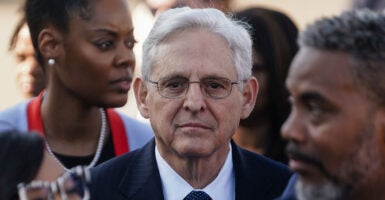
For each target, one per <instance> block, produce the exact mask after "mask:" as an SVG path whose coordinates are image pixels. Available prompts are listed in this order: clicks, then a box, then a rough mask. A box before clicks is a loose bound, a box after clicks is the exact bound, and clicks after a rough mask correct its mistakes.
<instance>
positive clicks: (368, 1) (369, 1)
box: [351, 0, 385, 11]
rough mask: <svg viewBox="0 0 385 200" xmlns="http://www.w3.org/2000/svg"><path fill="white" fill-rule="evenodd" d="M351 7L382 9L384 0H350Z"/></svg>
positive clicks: (384, 5)
mask: <svg viewBox="0 0 385 200" xmlns="http://www.w3.org/2000/svg"><path fill="white" fill-rule="evenodd" d="M351 8H352V9H362V8H367V9H370V10H374V11H382V10H383V9H384V8H385V0H352V1H351Z"/></svg>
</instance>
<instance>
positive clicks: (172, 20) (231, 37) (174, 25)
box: [142, 7, 252, 80]
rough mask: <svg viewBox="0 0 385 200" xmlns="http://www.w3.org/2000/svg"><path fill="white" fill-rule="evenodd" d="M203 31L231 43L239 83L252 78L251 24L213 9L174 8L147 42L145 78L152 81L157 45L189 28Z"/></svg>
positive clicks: (143, 74) (144, 54) (144, 58)
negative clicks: (151, 75) (249, 31)
mask: <svg viewBox="0 0 385 200" xmlns="http://www.w3.org/2000/svg"><path fill="white" fill-rule="evenodd" d="M193 28H199V29H204V30H207V31H210V32H212V33H215V34H218V35H219V36H221V37H223V38H224V39H225V40H226V41H227V42H228V44H229V48H231V50H232V52H233V56H234V58H233V60H234V65H235V67H236V70H237V73H238V74H237V75H238V79H239V80H245V79H248V78H249V77H251V68H252V53H251V49H252V42H251V39H250V35H249V33H248V31H247V25H246V24H245V23H243V22H240V21H236V20H234V19H232V18H231V17H228V16H226V15H225V14H224V13H222V12H221V11H219V10H216V9H213V8H205V9H191V8H188V7H184V8H175V9H170V10H168V11H166V12H164V13H162V14H161V15H160V16H159V18H158V19H157V21H156V22H155V24H154V26H153V28H152V29H151V32H150V34H149V36H148V37H147V39H146V40H145V41H144V43H143V60H142V63H143V64H142V76H143V78H144V79H146V80H149V78H150V72H151V69H152V66H153V64H154V55H155V53H156V49H157V46H158V45H159V44H160V43H161V42H162V41H164V40H165V39H166V38H167V37H170V36H171V35H173V34H175V33H178V32H181V31H184V30H186V29H193Z"/></svg>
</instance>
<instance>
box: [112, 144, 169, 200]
mask: <svg viewBox="0 0 385 200" xmlns="http://www.w3.org/2000/svg"><path fill="white" fill-rule="evenodd" d="M133 159H134V160H133V162H130V165H128V166H127V171H126V173H125V175H124V176H123V177H122V181H121V182H120V184H119V191H120V192H121V194H122V195H123V196H124V197H125V198H126V199H135V200H140V199H153V200H163V190H162V183H161V180H160V175H159V170H158V167H157V164H156V160H155V140H154V139H153V140H152V141H151V142H149V143H148V144H146V145H145V146H144V147H143V148H142V149H140V150H139V152H138V153H137V154H136V155H135V157H134V158H133Z"/></svg>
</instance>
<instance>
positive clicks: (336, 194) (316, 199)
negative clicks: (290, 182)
mask: <svg viewBox="0 0 385 200" xmlns="http://www.w3.org/2000/svg"><path fill="white" fill-rule="evenodd" d="M295 189H296V192H297V198H298V200H337V199H343V196H344V194H345V189H344V188H343V187H341V186H339V185H337V184H335V183H333V182H331V181H326V182H323V183H321V184H317V185H315V184H308V183H306V182H305V183H304V182H303V181H301V180H300V179H298V180H297V183H296V185H295Z"/></svg>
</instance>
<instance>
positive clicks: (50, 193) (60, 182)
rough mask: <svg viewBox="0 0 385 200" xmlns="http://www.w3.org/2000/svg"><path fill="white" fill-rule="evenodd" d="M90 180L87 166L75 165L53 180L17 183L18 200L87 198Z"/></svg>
mask: <svg viewBox="0 0 385 200" xmlns="http://www.w3.org/2000/svg"><path fill="white" fill-rule="evenodd" d="M90 182H91V175H90V171H89V168H87V167H85V166H77V167H74V168H72V169H70V171H68V172H66V173H64V174H63V175H61V176H60V177H59V178H58V179H57V180H56V181H54V182H46V181H32V182H30V183H27V184H25V183H19V184H18V185H17V187H18V193H19V199H20V200H53V199H55V197H60V199H62V200H72V199H74V200H75V199H76V200H78V199H79V200H88V199H90V193H89V189H88V185H89V184H90Z"/></svg>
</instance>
